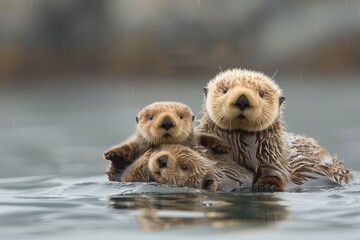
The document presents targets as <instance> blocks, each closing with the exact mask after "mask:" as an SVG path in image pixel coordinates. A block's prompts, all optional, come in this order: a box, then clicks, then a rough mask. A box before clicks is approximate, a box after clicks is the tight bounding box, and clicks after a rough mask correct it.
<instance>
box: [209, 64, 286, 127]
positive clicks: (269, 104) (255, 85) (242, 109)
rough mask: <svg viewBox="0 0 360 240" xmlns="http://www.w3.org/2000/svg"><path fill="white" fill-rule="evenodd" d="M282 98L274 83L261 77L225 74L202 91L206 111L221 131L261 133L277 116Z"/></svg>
mask: <svg viewBox="0 0 360 240" xmlns="http://www.w3.org/2000/svg"><path fill="white" fill-rule="evenodd" d="M281 94H282V93H281V90H280V89H279V87H278V86H277V85H276V84H275V82H274V81H272V80H271V79H270V78H269V77H267V76H266V75H264V74H262V73H259V72H253V71H248V70H243V69H233V70H227V71H225V72H222V73H220V74H218V75H217V76H216V77H215V78H214V79H213V80H211V81H210V82H209V84H208V86H207V88H206V89H205V95H206V110H207V112H208V114H209V117H210V119H211V120H212V121H213V122H214V123H215V124H216V125H218V126H219V127H220V128H222V129H226V130H237V129H240V130H245V131H261V130H264V129H266V128H268V127H269V126H270V125H271V124H272V123H273V122H274V121H275V119H276V118H277V116H278V115H279V112H280V105H281V103H282V102H283V101H284V99H285V98H284V97H282V96H281Z"/></svg>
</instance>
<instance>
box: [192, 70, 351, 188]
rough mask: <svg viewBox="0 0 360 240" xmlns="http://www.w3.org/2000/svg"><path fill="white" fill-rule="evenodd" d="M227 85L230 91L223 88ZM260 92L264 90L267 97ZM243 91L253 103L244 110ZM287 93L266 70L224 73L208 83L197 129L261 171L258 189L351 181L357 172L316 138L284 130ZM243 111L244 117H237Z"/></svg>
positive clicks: (235, 156) (256, 185) (241, 160)
mask: <svg viewBox="0 0 360 240" xmlns="http://www.w3.org/2000/svg"><path fill="white" fill-rule="evenodd" d="M224 87H226V90H227V91H222V88H224ZM260 90H261V91H264V94H263V96H262V97H261V96H260V94H259V91H260ZM241 94H245V95H246V96H247V98H248V100H249V103H250V107H249V108H246V109H245V110H244V111H243V112H241V111H240V109H237V108H236V107H235V106H234V104H233V103H234V101H236V100H235V99H237V97H239V96H240V95H241ZM257 94H258V95H257ZM281 94H282V91H281V90H280V89H279V88H278V86H277V85H276V84H275V83H274V82H273V80H271V79H270V78H269V77H267V76H266V75H264V74H262V73H258V72H253V71H248V70H243V69H233V70H228V71H225V72H222V73H220V74H218V75H217V76H216V77H215V78H214V79H213V80H211V81H210V82H209V84H208V87H207V96H206V99H205V106H204V108H203V117H202V119H201V122H200V126H199V127H198V128H197V131H200V132H204V133H210V134H215V135H217V136H219V137H220V138H222V139H224V140H226V141H227V142H228V143H229V144H230V146H231V147H232V150H233V160H235V161H236V162H238V163H239V164H240V165H242V166H246V167H247V168H249V169H251V170H253V171H255V172H256V177H255V179H254V188H255V189H260V190H262V189H266V190H284V188H285V186H290V185H291V184H295V185H302V184H304V183H306V182H307V181H310V180H311V179H320V178H321V177H322V176H323V177H325V179H326V180H331V181H332V182H335V183H337V184H340V185H342V184H345V183H347V182H348V181H349V180H350V179H351V174H350V172H349V170H348V169H346V168H345V167H344V166H343V164H342V163H341V162H340V161H338V160H337V159H336V157H333V156H331V155H330V154H329V153H328V152H327V151H326V150H325V149H323V148H322V147H321V146H320V145H319V144H318V143H317V142H316V141H315V140H313V139H311V138H307V137H303V136H298V135H295V134H290V133H287V132H285V131H284V123H283V119H282V110H283V109H282V106H283V105H282V104H281V103H282V100H281ZM240 114H242V115H243V116H244V118H242V119H236V118H237V116H239V115H240ZM257 118H258V119H257ZM323 159H325V160H323ZM324 162H328V163H331V164H325V163H324Z"/></svg>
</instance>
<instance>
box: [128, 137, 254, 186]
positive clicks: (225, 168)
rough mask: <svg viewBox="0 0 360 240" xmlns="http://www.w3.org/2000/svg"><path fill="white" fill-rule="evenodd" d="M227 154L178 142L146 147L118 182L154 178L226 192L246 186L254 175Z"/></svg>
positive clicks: (169, 182) (160, 180)
mask: <svg viewBox="0 0 360 240" xmlns="http://www.w3.org/2000/svg"><path fill="white" fill-rule="evenodd" d="M218 145H221V144H218ZM225 147H226V146H225ZM227 155H229V154H226V153H224V154H218V153H213V152H211V151H209V150H207V149H205V148H204V147H198V148H197V150H195V149H191V148H189V147H186V146H182V145H178V144H163V145H161V146H160V147H159V148H158V149H150V150H148V151H147V152H146V153H145V154H144V155H143V156H141V157H140V158H139V159H138V160H136V161H135V162H134V163H133V164H132V165H130V166H129V167H128V168H127V169H126V170H125V172H124V174H123V176H122V178H121V181H124V182H151V181H155V182H158V183H162V184H172V185H177V186H180V187H191V188H198V189H207V190H213V191H226V192H230V191H233V190H236V189H242V188H250V187H251V185H252V180H253V177H254V174H253V173H252V172H251V171H249V170H247V169H246V168H244V167H242V166H240V165H238V164H236V163H235V162H233V161H228V156H227Z"/></svg>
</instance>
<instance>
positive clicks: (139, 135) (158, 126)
mask: <svg viewBox="0 0 360 240" xmlns="http://www.w3.org/2000/svg"><path fill="white" fill-rule="evenodd" d="M193 120H194V115H193V114H192V111H191V109H190V108H189V107H188V106H186V105H185V104H182V103H178V102H155V103H153V104H150V105H148V106H146V107H145V108H143V109H142V110H141V111H140V112H139V114H138V115H137V117H136V122H137V128H136V133H135V134H134V135H132V136H131V137H130V138H129V139H128V140H126V141H124V142H122V143H120V144H119V145H116V146H113V147H111V148H110V149H108V150H107V151H106V152H104V154H103V157H104V158H105V159H107V160H110V161H111V165H110V167H109V168H108V170H107V174H108V177H109V180H112V181H116V179H118V178H119V176H120V175H121V172H122V170H124V169H125V168H126V167H127V166H129V165H130V164H131V163H132V162H133V161H135V159H137V158H138V157H139V156H141V155H142V154H143V153H144V152H145V151H146V150H148V149H149V148H153V147H156V146H158V145H160V144H162V143H176V144H182V145H186V146H194V145H195V138H194V127H193Z"/></svg>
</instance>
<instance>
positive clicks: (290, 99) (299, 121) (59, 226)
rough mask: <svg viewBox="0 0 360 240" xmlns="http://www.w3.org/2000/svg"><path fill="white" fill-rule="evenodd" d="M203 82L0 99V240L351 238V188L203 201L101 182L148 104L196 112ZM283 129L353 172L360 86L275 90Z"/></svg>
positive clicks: (358, 201)
mask: <svg viewBox="0 0 360 240" xmlns="http://www.w3.org/2000/svg"><path fill="white" fill-rule="evenodd" d="M205 83H206V80H198V81H193V82H190V83H189V82H181V81H178V82H175V83H174V82H166V81H165V82H164V81H159V80H148V81H147V82H146V83H142V84H141V85H139V84H137V83H136V82H133V83H132V82H131V81H130V82H127V83H119V84H115V85H112V86H111V87H110V86H101V85H99V84H88V85H86V86H85V87H81V88H79V86H65V87H64V86H63V87H59V88H44V87H43V88H34V89H31V90H30V89H27V90H16V91H15V90H14V91H11V92H8V91H7V92H6V91H2V92H1V95H0V110H1V111H0V152H1V168H0V239H24V238H25V237H26V238H30V239H42V238H43V239H64V238H65V237H66V238H68V239H98V238H99V237H111V238H115V237H116V238H126V237H132V238H133V239H143V238H144V237H147V238H151V239H152V238H154V239H155V238H156V239H168V238H169V237H171V238H179V239H183V238H189V239H190V238H198V237H206V238H209V239H238V238H242V237H246V238H249V237H251V238H253V239H263V238H267V239H275V238H276V239H288V238H289V236H291V238H292V239H305V238H307V239H309V238H310V239H314V238H325V237H326V239H338V238H341V239H359V236H360V179H359V178H358V177H356V179H355V181H354V182H353V183H351V184H350V185H348V186H345V187H338V188H334V189H318V188H312V189H304V190H303V191H302V192H284V193H256V194H255V193H251V192H240V193H232V194H229V193H227V194H225V193H209V192H203V191H200V190H195V189H187V188H177V187H175V186H161V185H157V184H153V183H150V184H123V183H113V182H108V181H107V179H106V177H105V174H104V170H105V168H106V165H107V162H106V161H105V160H103V159H102V157H101V154H102V152H103V151H104V150H105V149H106V148H107V147H109V146H110V145H112V144H115V143H117V142H118V141H120V140H121V139H124V138H125V137H126V136H128V135H130V134H131V133H132V132H133V130H134V127H135V115H136V113H137V111H139V110H140V109H141V107H142V106H144V105H146V104H149V103H151V102H153V101H155V100H176V101H181V102H184V103H187V104H188V105H190V106H191V107H192V109H193V111H194V112H195V113H197V112H199V111H200V109H201V101H202V96H201V92H202V90H201V89H202V87H203V86H204V85H205ZM278 83H279V85H280V86H281V87H282V88H283V89H284V92H285V95H286V97H287V100H286V105H287V107H286V110H285V120H286V122H287V125H288V127H287V128H288V130H289V131H293V132H297V133H301V134H306V135H309V136H312V137H314V138H316V139H318V140H319V141H320V143H321V144H322V145H323V146H325V147H326V148H327V149H328V150H329V151H330V152H332V153H334V154H337V155H338V158H339V159H341V160H344V163H345V165H346V166H348V167H350V168H352V169H353V170H355V171H356V170H360V164H359V161H358V156H359V154H360V138H359V134H360V126H359V122H360V121H359V120H360V105H359V103H360V94H359V92H358V91H359V90H360V83H359V82H357V81H356V79H354V80H352V79H347V80H346V81H344V80H341V81H340V80H337V81H335V80H333V81H326V82H325V81H317V82H312V81H311V80H307V81H305V82H299V81H291V82H289V81H285V79H283V80H282V81H281V80H280V81H279V82H278Z"/></svg>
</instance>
